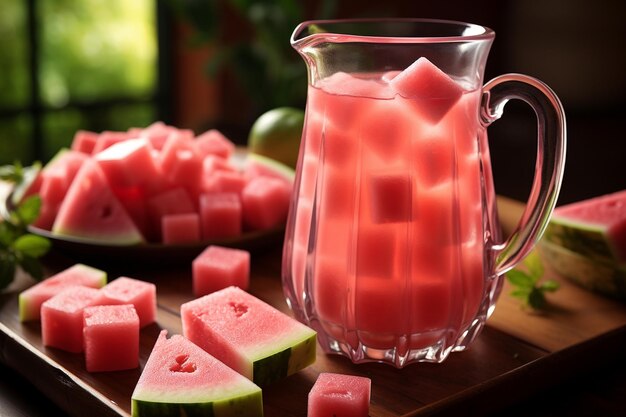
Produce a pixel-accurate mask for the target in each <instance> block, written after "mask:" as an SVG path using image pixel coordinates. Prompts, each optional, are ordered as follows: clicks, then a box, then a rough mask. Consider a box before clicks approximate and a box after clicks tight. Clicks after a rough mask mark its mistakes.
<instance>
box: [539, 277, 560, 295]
mask: <svg viewBox="0 0 626 417" xmlns="http://www.w3.org/2000/svg"><path fill="white" fill-rule="evenodd" d="M560 286H561V284H559V283H558V282H557V281H555V280H553V279H549V280H546V281H544V282H542V283H541V285H540V286H539V289H540V290H541V291H543V292H554V291H556V290H558V289H559V287H560Z"/></svg>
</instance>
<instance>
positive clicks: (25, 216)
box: [16, 195, 41, 226]
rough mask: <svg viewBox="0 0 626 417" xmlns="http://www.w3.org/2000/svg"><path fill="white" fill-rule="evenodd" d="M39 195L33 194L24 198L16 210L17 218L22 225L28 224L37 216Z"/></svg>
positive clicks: (39, 207)
mask: <svg viewBox="0 0 626 417" xmlns="http://www.w3.org/2000/svg"><path fill="white" fill-rule="evenodd" d="M40 209H41V197H39V196H38V195H33V196H30V197H28V198H27V199H26V200H24V201H23V202H22V203H21V204H20V205H19V207H18V208H17V210H16V213H17V216H18V218H19V219H20V220H21V222H22V224H23V225H24V226H28V225H29V224H31V223H32V222H34V221H35V220H37V217H38V216H39V210H40Z"/></svg>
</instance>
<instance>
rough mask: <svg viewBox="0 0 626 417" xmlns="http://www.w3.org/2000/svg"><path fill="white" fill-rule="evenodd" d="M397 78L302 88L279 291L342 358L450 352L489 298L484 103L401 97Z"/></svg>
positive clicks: (470, 97)
mask: <svg viewBox="0 0 626 417" xmlns="http://www.w3.org/2000/svg"><path fill="white" fill-rule="evenodd" d="M433 67H434V66H433ZM437 71H438V70H437ZM396 74H397V72H396V73H393V74H383V73H377V74H356V75H349V74H346V73H341V72H340V73H335V74H334V75H332V76H330V77H327V78H324V79H322V80H321V81H319V83H318V84H317V85H316V86H310V87H309V91H308V104H307V121H306V124H305V129H304V133H303V143H302V148H303V149H302V150H301V155H300V169H299V172H298V175H299V178H298V179H297V183H298V187H299V189H298V190H297V191H298V193H297V198H296V199H295V201H294V203H293V204H294V206H293V207H292V217H293V219H291V224H290V227H292V228H293V234H292V236H293V239H292V240H291V241H287V243H286V248H291V249H292V250H291V251H289V250H286V254H288V256H287V261H286V262H288V263H289V266H288V268H290V270H291V276H292V282H291V288H290V289H289V288H288V289H287V293H289V292H292V293H293V294H294V296H293V297H292V300H291V304H292V308H294V310H295V312H296V314H297V315H299V316H300V317H301V318H302V317H305V319H306V318H308V319H310V321H311V322H312V324H313V323H317V326H318V328H319V327H321V328H322V329H324V330H325V332H321V333H326V334H329V335H330V336H329V337H330V338H331V339H333V340H334V341H335V342H338V343H339V344H340V345H342V346H344V347H342V348H341V349H345V348H346V347H347V348H348V349H359V343H361V346H366V347H368V348H370V349H381V350H386V349H394V348H396V349H400V350H403V351H407V350H419V349H422V348H426V347H427V346H429V345H430V344H432V343H433V341H436V340H438V339H441V338H442V337H445V338H447V339H448V341H449V342H451V343H452V342H453V341H455V340H456V339H457V338H458V337H459V335H460V331H459V329H464V328H465V329H467V328H468V327H469V325H470V323H471V321H472V320H473V319H474V317H475V316H476V314H477V312H478V310H479V307H480V304H481V300H482V299H483V294H484V292H485V291H486V288H485V286H484V284H483V276H484V274H483V269H484V265H483V253H484V237H483V212H482V203H481V199H482V198H483V188H482V185H481V169H482V170H486V169H489V158H488V155H487V154H486V153H485V152H484V151H485V150H484V149H480V150H479V141H478V138H477V133H476V132H481V131H482V128H481V126H479V121H478V120H479V119H478V115H477V111H478V105H479V99H480V92H479V91H477V90H471V91H470V90H464V89H462V88H460V86H459V85H456V83H455V86H452V85H451V86H450V88H449V92H447V93H445V96H444V97H443V98H441V97H435V98H432V97H426V98H420V97H415V98H405V96H404V95H403V94H399V93H398V91H399V90H400V89H401V88H404V87H405V85H403V84H406V80H400V81H398V82H397V85H395V86H394V85H393V82H394V81H393V78H394V76H396ZM444 76H445V74H444ZM398 77H399V76H398ZM446 77H447V76H446ZM389 80H391V81H389ZM448 80H450V81H451V79H450V78H448ZM410 87H411V86H408V87H407V88H410ZM434 94H436V93H434ZM481 152H483V154H482V156H481ZM307 248H314V250H307ZM294 299H295V300H296V302H295V303H294V301H293V300H294ZM294 304H296V305H294ZM314 327H315V325H314ZM331 342H332V340H331ZM451 343H448V345H449V344H451ZM329 345H332V343H330V344H329Z"/></svg>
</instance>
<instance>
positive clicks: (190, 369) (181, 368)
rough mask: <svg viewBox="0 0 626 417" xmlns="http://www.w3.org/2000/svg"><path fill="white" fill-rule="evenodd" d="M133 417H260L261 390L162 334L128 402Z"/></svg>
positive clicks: (181, 339) (197, 350)
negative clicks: (130, 401) (129, 402)
mask: <svg viewBox="0 0 626 417" xmlns="http://www.w3.org/2000/svg"><path fill="white" fill-rule="evenodd" d="M131 400H132V404H131V409H132V415H133V416H142V417H144V416H147V417H150V416H155V417H156V416H216V417H217V416H247V417H255V416H262V415H263V398H262V396H261V389H260V388H259V387H258V386H256V385H255V384H253V383H252V382H251V381H249V380H248V379H246V378H244V377H243V376H242V375H239V374H238V373H237V372H235V371H233V370H232V369H230V368H229V367H227V366H226V365H224V364H223V363H222V362H220V361H218V360H217V359H215V358H214V357H213V356H211V355H209V354H208V353H206V352H205V351H203V350H202V349H200V348H199V347H198V346H196V345H194V344H193V343H191V342H190V341H189V340H187V339H185V338H184V337H183V336H180V335H174V336H172V337H171V338H170V339H167V330H162V331H161V333H160V334H159V337H158V339H157V341H156V343H155V345H154V348H153V349H152V353H151V354H150V357H149V358H148V361H147V362H146V365H145V366H144V368H143V371H142V373H141V376H140V377H139V381H138V382H137V385H136V386H135V390H134V391H133V394H132V397H131Z"/></svg>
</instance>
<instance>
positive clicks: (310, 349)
mask: <svg viewBox="0 0 626 417" xmlns="http://www.w3.org/2000/svg"><path fill="white" fill-rule="evenodd" d="M302 333H303V335H300V334H298V335H296V337H295V338H290V339H287V340H285V341H284V342H283V343H281V344H280V346H279V347H278V348H277V347H276V346H274V345H272V346H271V350H270V351H259V352H257V354H256V355H255V356H256V357H258V358H259V359H255V360H254V361H253V363H252V381H253V382H254V383H255V384H257V385H259V386H267V385H269V384H271V383H272V382H276V381H279V380H281V379H283V378H285V377H287V376H289V375H292V374H295V373H296V372H298V371H300V370H302V369H304V368H306V367H307V366H309V365H311V364H313V363H314V362H315V355H316V345H317V343H316V342H317V334H316V333H315V331H314V330H312V329H309V328H305V329H304V330H303V331H302ZM285 345H288V347H287V348H284V346H285Z"/></svg>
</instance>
